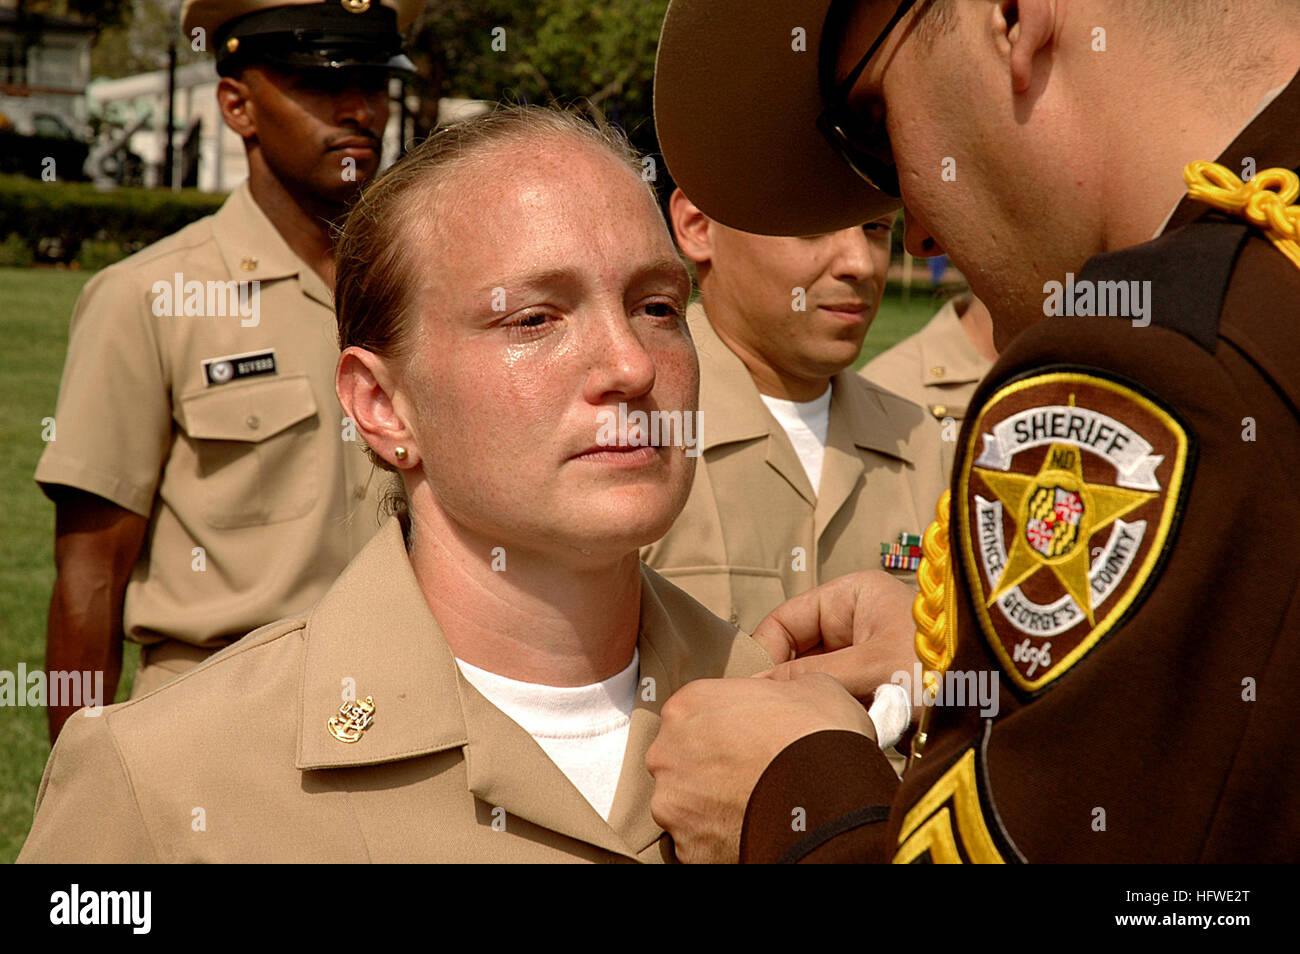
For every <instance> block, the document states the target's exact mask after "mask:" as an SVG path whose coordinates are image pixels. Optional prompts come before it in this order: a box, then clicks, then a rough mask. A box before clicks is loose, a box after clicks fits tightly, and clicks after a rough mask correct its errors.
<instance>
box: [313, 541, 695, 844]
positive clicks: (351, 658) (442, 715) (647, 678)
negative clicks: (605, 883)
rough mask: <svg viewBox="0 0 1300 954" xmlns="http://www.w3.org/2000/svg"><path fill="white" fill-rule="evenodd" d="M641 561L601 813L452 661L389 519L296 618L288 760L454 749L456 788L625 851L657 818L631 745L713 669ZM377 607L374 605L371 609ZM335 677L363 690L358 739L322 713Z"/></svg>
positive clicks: (339, 760)
mask: <svg viewBox="0 0 1300 954" xmlns="http://www.w3.org/2000/svg"><path fill="white" fill-rule="evenodd" d="M665 586H667V584H666V583H664V582H663V580H662V578H660V577H659V576H658V575H657V574H655V573H654V572H653V571H652V570H649V569H648V568H646V567H644V566H643V567H642V586H641V633H640V638H639V639H638V642H637V648H638V650H639V652H640V657H641V665H640V674H639V678H640V683H639V688H638V692H637V701H636V709H635V710H634V711H633V713H632V721H631V725H630V727H629V731H628V743H627V751H628V752H629V753H636V756H635V757H633V758H626V759H624V762H623V768H622V774H621V775H620V777H619V783H618V788H617V791H616V795H615V798H614V804H613V806H612V808H611V811H610V818H609V821H608V822H606V821H605V820H604V819H602V818H601V817H600V815H599V814H597V813H596V811H595V809H593V808H592V807H591V805H590V804H589V803H588V802H587V800H586V799H585V798H583V797H582V795H581V793H579V792H578V790H577V789H576V788H575V787H574V786H573V785H572V783H570V782H569V780H568V779H567V778H566V777H565V776H564V774H563V773H562V772H561V771H560V770H559V768H557V767H556V766H555V764H554V763H553V762H551V760H550V759H549V758H548V757H547V755H546V753H545V752H543V751H542V749H541V748H540V747H539V746H538V745H537V743H536V742H535V741H534V740H533V738H532V736H530V735H529V734H528V733H527V732H525V731H524V730H523V729H522V728H520V727H519V726H518V725H517V724H516V723H515V722H514V721H513V720H511V719H510V718H509V717H507V716H506V715H505V714H504V713H503V712H501V711H500V710H499V709H497V708H496V707H495V706H493V705H492V704H491V703H490V702H488V701H487V700H486V699H485V698H484V697H483V696H482V695H480V694H479V693H478V692H477V690H475V689H474V687H473V686H471V685H470V684H469V682H467V681H466V680H465V678H464V677H463V676H462V675H461V674H460V669H459V667H457V665H456V661H455V657H454V656H453V654H452V651H451V648H450V647H449V646H448V645H447V641H446V639H445V638H444V637H443V635H442V631H441V629H439V627H438V623H437V621H436V620H435V619H434V617H433V614H432V612H430V610H429V607H428V604H427V603H426V602H425V599H424V594H423V593H422V592H421V590H420V587H419V584H418V582H417V581H416V579H415V573H414V571H413V570H412V568H411V564H410V560H409V558H408V557H407V554H406V548H405V546H404V544H403V541H402V533H401V528H400V526H399V524H398V523H397V521H396V520H395V519H392V520H389V521H388V523H387V524H385V525H384V526H383V527H382V528H381V529H380V530H379V532H378V533H377V534H376V536H375V538H374V539H373V540H371V541H370V543H369V544H367V546H366V547H365V549H363V550H362V551H361V553H360V554H359V555H358V556H357V558H356V559H355V560H354V561H353V562H352V564H351V565H350V566H349V567H348V568H347V569H346V570H345V571H344V572H343V574H342V575H341V576H340V577H339V579H338V580H337V581H336V582H335V584H334V586H332V587H331V588H330V591H329V592H328V593H327V594H326V595H325V597H324V598H323V599H322V600H321V601H320V603H318V604H317V605H316V607H315V608H314V609H313V610H312V612H311V614H310V615H309V617H308V619H307V626H306V631H305V634H304V638H305V640H306V644H307V645H306V654H305V660H304V663H303V673H302V685H301V689H300V692H299V724H298V752H297V758H296V760H295V765H296V766H297V768H298V769H300V770H311V769H330V768H343V767H349V766H363V765H378V764H381V763H386V762H395V761H398V760H401V759H408V758H416V757H419V756H424V755H431V754H433V753H436V752H442V751H446V750H449V749H453V748H463V749H464V757H465V762H466V773H467V776H468V783H469V790H470V791H471V792H472V793H473V794H474V795H476V796H477V797H478V798H480V799H481V800H482V801H484V802H486V803H487V804H489V805H492V806H500V807H502V808H504V809H505V810H506V812H507V813H508V814H509V815H513V816H516V817H519V818H524V819H526V820H528V821H530V822H532V823H534V824H537V825H540V826H542V827H545V828H548V829H550V830H552V831H557V832H560V833H562V834H565V835H568V836H570V837H573V838H577V839H580V840H582V841H585V842H587V843H589V844H593V845H597V846H599V847H602V848H605V849H606V850H609V851H613V852H616V853H619V854H623V855H628V856H635V855H636V854H637V853H638V852H640V851H642V850H644V849H645V848H647V847H648V846H650V845H651V844H653V843H654V842H655V841H656V840H657V839H658V838H659V837H660V835H662V834H663V831H662V829H660V828H659V826H658V825H656V824H655V823H654V820H653V819H652V818H651V816H650V796H651V795H652V794H653V792H654V782H653V779H652V778H651V776H650V774H649V772H648V771H647V770H646V768H645V764H644V761H643V753H644V752H645V751H646V749H648V748H649V746H650V743H651V741H652V740H653V739H654V737H655V735H656V734H657V733H658V731H659V709H660V707H661V706H662V704H663V701H664V700H665V699H667V698H668V697H669V696H671V695H672V694H673V693H674V692H676V691H677V690H678V689H679V688H681V687H682V686H684V685H685V684H686V683H687V682H689V681H691V680H692V679H697V678H701V677H703V676H710V675H717V672H716V671H710V670H709V669H708V663H707V661H706V660H704V659H701V658H699V654H697V653H693V652H692V634H691V633H689V632H686V631H684V630H683V629H681V628H680V627H679V623H678V622H676V621H674V619H673V618H672V617H671V616H670V614H669V613H668V611H667V610H666V609H665V607H664V604H663V602H662V600H661V598H660V594H659V593H658V592H657V588H659V587H665ZM380 608H382V609H380ZM344 680H352V682H351V683H347V685H350V686H354V689H353V694H354V695H355V697H356V698H358V699H364V698H365V697H366V696H371V697H372V698H373V699H374V704H375V712H374V720H373V722H372V724H371V726H370V728H368V729H366V730H365V731H364V732H363V733H362V737H361V740H360V741H359V742H355V743H344V742H340V741H338V740H337V739H335V738H334V737H333V736H332V735H330V733H329V731H328V728H327V723H328V720H329V718H330V717H331V716H333V715H336V714H337V713H338V710H339V706H340V705H341V704H342V691H343V687H344V685H345V682H344Z"/></svg>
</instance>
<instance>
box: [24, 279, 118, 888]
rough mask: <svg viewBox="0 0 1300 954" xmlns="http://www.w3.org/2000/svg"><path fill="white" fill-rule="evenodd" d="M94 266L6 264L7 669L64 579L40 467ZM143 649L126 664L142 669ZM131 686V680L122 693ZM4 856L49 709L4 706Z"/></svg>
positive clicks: (29, 646)
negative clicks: (73, 323)
mask: <svg viewBox="0 0 1300 954" xmlns="http://www.w3.org/2000/svg"><path fill="white" fill-rule="evenodd" d="M91 274H92V273H89V272H74V271H54V270H47V269H12V268H4V269H0V302H2V303H3V305H2V306H0V336H3V337H2V338H0V340H3V342H4V347H3V348H0V402H2V403H0V406H2V407H4V409H5V414H4V416H3V418H0V486H3V487H5V488H7V491H6V493H5V499H6V501H7V503H6V506H5V508H4V518H3V521H4V523H3V526H4V532H3V533H2V534H0V670H7V671H9V672H16V670H17V667H18V664H19V663H26V664H27V668H28V670H29V671H30V670H32V669H40V668H43V666H44V661H45V613H46V609H47V607H48V606H49V602H50V588H51V586H52V584H53V582H54V506H53V505H52V504H51V503H50V502H49V501H48V500H47V499H46V498H45V495H44V494H42V493H41V492H40V490H39V489H38V488H37V486H36V484H35V482H33V480H32V474H33V473H34V471H35V470H36V461H37V459H38V458H39V457H40V456H41V451H42V450H43V449H44V447H45V444H44V442H43V441H42V439H41V431H42V424H41V421H42V419H43V418H46V417H53V416H54V404H55V398H56V397H57V395H58V392H59V375H60V373H61V372H62V370H63V352H64V349H65V348H66V347H67V343H68V319H69V318H70V317H71V316H72V305H73V303H74V302H75V301H76V299H77V293H78V292H80V291H81V286H82V285H84V284H85V283H86V281H87V280H88V279H89V278H90V276H91ZM137 658H138V653H133V654H131V655H130V656H129V657H128V659H129V660H130V661H129V662H126V663H125V666H126V667H127V668H126V671H127V672H129V673H133V672H134V671H135V665H136V663H135V660H136V659H137ZM129 692H130V679H129V678H128V679H124V680H123V685H122V686H120V687H119V690H118V698H119V699H124V698H126V694H127V693H129ZM0 735H2V736H3V738H4V745H3V747H2V749H0V751H3V755H0V861H4V862H9V861H12V860H13V859H14V858H15V857H16V856H17V854H18V849H19V848H20V847H22V843H23V839H24V838H25V837H26V836H27V829H28V828H29V827H30V826H31V821H32V803H33V802H34V801H35V799H36V789H37V788H38V787H39V785H40V782H41V772H42V771H43V770H44V768H45V760H46V758H47V757H48V756H49V754H50V742H49V731H48V729H47V727H46V721H45V710H44V709H29V708H27V707H21V706H20V707H16V708H9V707H6V708H4V709H0Z"/></svg>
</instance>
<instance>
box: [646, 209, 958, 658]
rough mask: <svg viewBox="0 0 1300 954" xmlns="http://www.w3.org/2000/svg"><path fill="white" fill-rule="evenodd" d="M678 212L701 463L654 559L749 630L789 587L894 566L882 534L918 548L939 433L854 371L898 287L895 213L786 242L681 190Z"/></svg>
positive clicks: (794, 589) (900, 571)
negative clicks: (690, 301)
mask: <svg viewBox="0 0 1300 954" xmlns="http://www.w3.org/2000/svg"><path fill="white" fill-rule="evenodd" d="M670 207H671V212H672V221H673V228H674V231H675V233H676V238H677V244H678V246H679V247H680V248H681V249H682V250H683V252H684V253H685V254H686V256H687V257H688V258H690V259H692V260H693V261H694V262H695V264H696V267H697V269H698V273H699V285H700V292H701V296H702V300H701V302H700V303H698V304H696V305H693V306H691V309H690V311H689V313H688V319H689V321H690V328H691V336H692V338H694V340H695V350H696V353H697V354H698V355H699V361H700V410H699V415H698V421H699V428H698V434H697V435H696V437H697V438H698V440H699V443H698V446H697V448H696V450H697V452H698V453H699V466H697V468H696V471H695V482H694V484H693V485H692V489H691V497H690V499H689V500H688V501H687V504H686V509H685V510H684V511H682V514H681V516H679V517H678V518H677V521H676V522H675V523H674V524H673V528H672V529H671V530H670V531H669V532H668V534H667V535H666V536H665V537H664V538H663V539H662V540H659V541H658V542H656V543H654V544H652V545H651V546H649V547H646V548H644V550H643V551H642V559H643V560H645V562H646V563H648V564H650V565H651V566H653V567H654V568H655V569H657V570H658V571H659V572H660V573H662V574H663V575H664V576H665V577H667V578H668V579H670V580H672V581H673V582H674V583H676V584H677V585H678V586H680V587H682V588H683V589H685V590H686V591H687V592H688V593H690V594H691V595H692V596H694V597H695V598H696V599H697V600H699V601H700V602H701V603H703V604H704V605H705V606H707V607H708V608H709V609H711V610H712V611H713V612H714V613H716V614H717V615H718V616H721V617H722V618H723V619H730V621H731V622H732V623H734V624H735V625H737V626H739V627H740V628H741V629H743V630H744V631H745V632H747V633H749V632H753V631H754V627H756V626H757V625H758V623H759V621H760V620H762V618H763V617H764V616H766V615H767V614H768V613H770V612H771V611H772V610H774V609H776V607H777V606H778V605H780V604H781V603H783V602H784V601H785V600H786V599H788V598H789V597H791V596H794V595H796V594H798V593H802V592H804V591H805V590H808V589H811V588H812V587H813V586H816V585H817V584H818V583H822V582H825V581H826V580H830V579H833V578H834V577H837V576H841V575H843V574H845V573H849V572H852V571H853V570H856V569H860V568H861V567H863V566H869V565H872V564H875V565H881V561H882V554H881V550H882V544H883V545H884V546H885V547H887V548H890V550H891V552H890V553H889V554H887V555H888V556H893V555H894V554H895V553H896V552H897V551H900V550H901V551H903V552H906V545H903V546H899V545H898V538H899V536H900V534H913V535H917V534H919V533H920V531H921V530H923V529H924V528H925V525H926V524H927V523H928V522H929V521H930V520H931V519H932V517H933V513H934V502H935V501H936V500H937V499H938V498H939V495H940V493H942V491H943V485H944V483H945V481H944V477H943V475H942V474H941V464H940V462H939V450H940V442H939V439H938V435H937V434H936V433H934V430H933V428H932V425H931V424H930V421H929V420H928V419H927V417H926V416H925V415H924V414H923V412H921V411H920V410H919V409H918V408H917V407H916V406H915V405H914V404H912V403H910V402H908V401H904V400H901V399H900V398H898V397H897V396H896V395H894V394H891V393H890V392H889V391H887V390H885V389H883V388H879V387H875V386H874V385H872V384H870V383H868V382H866V381H864V380H863V379H862V378H860V377H858V376H857V375H855V374H853V372H852V371H851V370H850V365H851V364H852V362H853V361H854V360H855V359H856V358H857V355H858V353H859V352H860V351H861V348H862V339H863V338H864V337H865V335H866V333H867V329H868V327H869V326H870V324H871V320H872V318H874V317H875V312H876V309H877V308H878V307H879V305H880V296H881V294H882V293H883V291H884V286H885V269H886V267H887V265H888V262H889V235H890V226H891V225H892V220H893V217H892V216H887V217H885V218H883V219H881V220H879V221H876V222H872V223H868V224H867V225H866V226H857V227H854V228H849V229H843V230H841V231H839V232H836V233H834V234H831V235H820V236H812V237H807V238H785V237H776V236H766V235H751V234H747V233H744V232H737V231H736V230H735V229H728V228H727V227H726V226H723V225H720V224H718V223H716V222H713V221H711V220H710V219H708V218H707V217H706V216H704V215H703V214H702V213H701V212H700V211H699V209H697V208H696V207H695V206H694V205H693V204H692V203H691V201H690V200H689V199H688V198H687V197H686V196H685V195H684V194H683V193H682V192H681V190H677V191H676V192H675V193H674V195H673V196H672V199H671V202H670ZM792 290H793V295H792ZM777 415H780V416H779V417H778V416H777ZM814 481H815V482H814ZM891 562H892V564H893V565H894V566H895V567H897V569H893V570H892V572H894V573H896V574H897V575H898V576H900V577H903V578H906V579H908V580H909V581H914V580H915V579H916V576H915V572H914V571H915V566H914V565H913V566H912V567H911V569H910V570H909V568H908V567H907V566H906V565H905V563H904V561H903V560H901V559H899V560H893V561H891Z"/></svg>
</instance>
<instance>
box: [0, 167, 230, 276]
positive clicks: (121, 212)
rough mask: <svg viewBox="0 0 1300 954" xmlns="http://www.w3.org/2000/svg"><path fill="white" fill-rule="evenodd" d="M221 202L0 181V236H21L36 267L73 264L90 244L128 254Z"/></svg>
mask: <svg viewBox="0 0 1300 954" xmlns="http://www.w3.org/2000/svg"><path fill="white" fill-rule="evenodd" d="M225 200H226V197H225V196H224V195H220V194H215V193H211V192H199V191H198V190H197V189H185V190H182V191H181V192H172V191H171V190H169V189H134V188H118V189H111V190H107V191H100V190H99V189H96V188H95V187H94V186H93V185H90V184H89V183H79V182H42V181H41V180H39V179H25V178H22V177H20V176H0V235H4V236H8V235H10V234H11V233H12V234H17V235H19V236H21V237H22V239H23V240H24V241H25V242H26V243H27V247H28V248H29V249H31V251H32V254H33V255H34V256H35V257H36V258H37V259H38V260H40V261H47V262H48V261H62V262H68V261H72V260H74V259H75V258H76V257H77V254H78V253H79V252H80V251H81V246H82V244H83V243H84V242H90V241H94V242H101V243H102V242H112V243H115V244H116V245H117V246H119V247H120V248H121V249H122V250H123V251H124V252H126V253H128V254H129V253H131V252H134V251H137V250H139V249H141V248H144V247H145V246H146V245H149V244H150V243H152V242H156V241H158V240H159V239H160V238H162V237H164V236H166V235H170V234H171V233H172V232H175V231H177V230H178V229H180V228H183V227H184V226H186V225H188V224H189V223H191V222H193V221H194V220H196V219H201V218H203V216H205V215H211V214H212V213H213V212H215V211H216V210H217V209H218V208H220V207H221V203H222V202H224V201H225ZM97 252H100V253H101V254H102V249H97Z"/></svg>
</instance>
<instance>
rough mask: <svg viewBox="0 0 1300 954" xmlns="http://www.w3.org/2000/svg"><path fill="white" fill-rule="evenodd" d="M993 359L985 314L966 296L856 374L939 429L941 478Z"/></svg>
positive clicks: (946, 305) (989, 322)
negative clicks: (925, 415)
mask: <svg viewBox="0 0 1300 954" xmlns="http://www.w3.org/2000/svg"><path fill="white" fill-rule="evenodd" d="M997 357H998V353H997V351H996V350H994V348H993V321H992V318H991V317H990V316H989V312H988V309H987V308H985V307H984V303H983V302H982V301H980V300H979V299H978V298H976V297H975V296H973V295H970V294H965V295H961V296H959V297H957V298H952V299H949V300H948V301H947V302H945V303H944V305H943V307H942V308H940V309H939V311H938V312H936V313H935V316H934V317H933V318H931V319H930V320H929V321H927V322H926V323H925V327H924V328H922V329H921V330H920V331H918V332H917V333H916V334H914V335H909V336H908V337H907V338H904V339H903V340H902V341H900V342H899V343H898V344H896V345H894V346H893V347H892V348H890V349H889V350H888V351H884V352H881V353H880V354H878V355H876V356H875V357H874V358H872V359H871V360H870V361H868V362H867V363H866V364H865V365H864V366H863V368H862V370H861V371H860V372H859V373H860V374H861V375H862V376H863V377H864V378H866V379H867V380H868V381H870V382H872V383H873V384H878V385H880V386H881V387H882V388H888V389H889V390H890V391H893V392H894V393H895V394H899V395H902V396H903V397H905V398H907V399H908V400H909V401H911V402H912V403H913V404H918V405H920V406H921V407H923V408H925V410H926V411H927V412H929V414H930V416H931V417H932V418H933V419H934V421H935V422H936V423H937V424H938V427H939V440H940V441H941V442H942V443H941V445H940V446H941V448H942V449H941V456H942V457H943V473H944V477H945V478H946V477H948V476H949V475H950V474H951V473H952V461H953V450H954V448H955V447H956V446H957V430H958V428H959V427H960V426H961V422H962V421H963V420H965V418H966V406H967V405H968V404H970V399H971V398H972V397H974V396H975V388H976V387H977V386H978V385H979V383H980V379H981V378H983V377H984V375H985V374H987V373H988V370H989V368H991V367H993V362H994V361H996V360H997Z"/></svg>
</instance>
